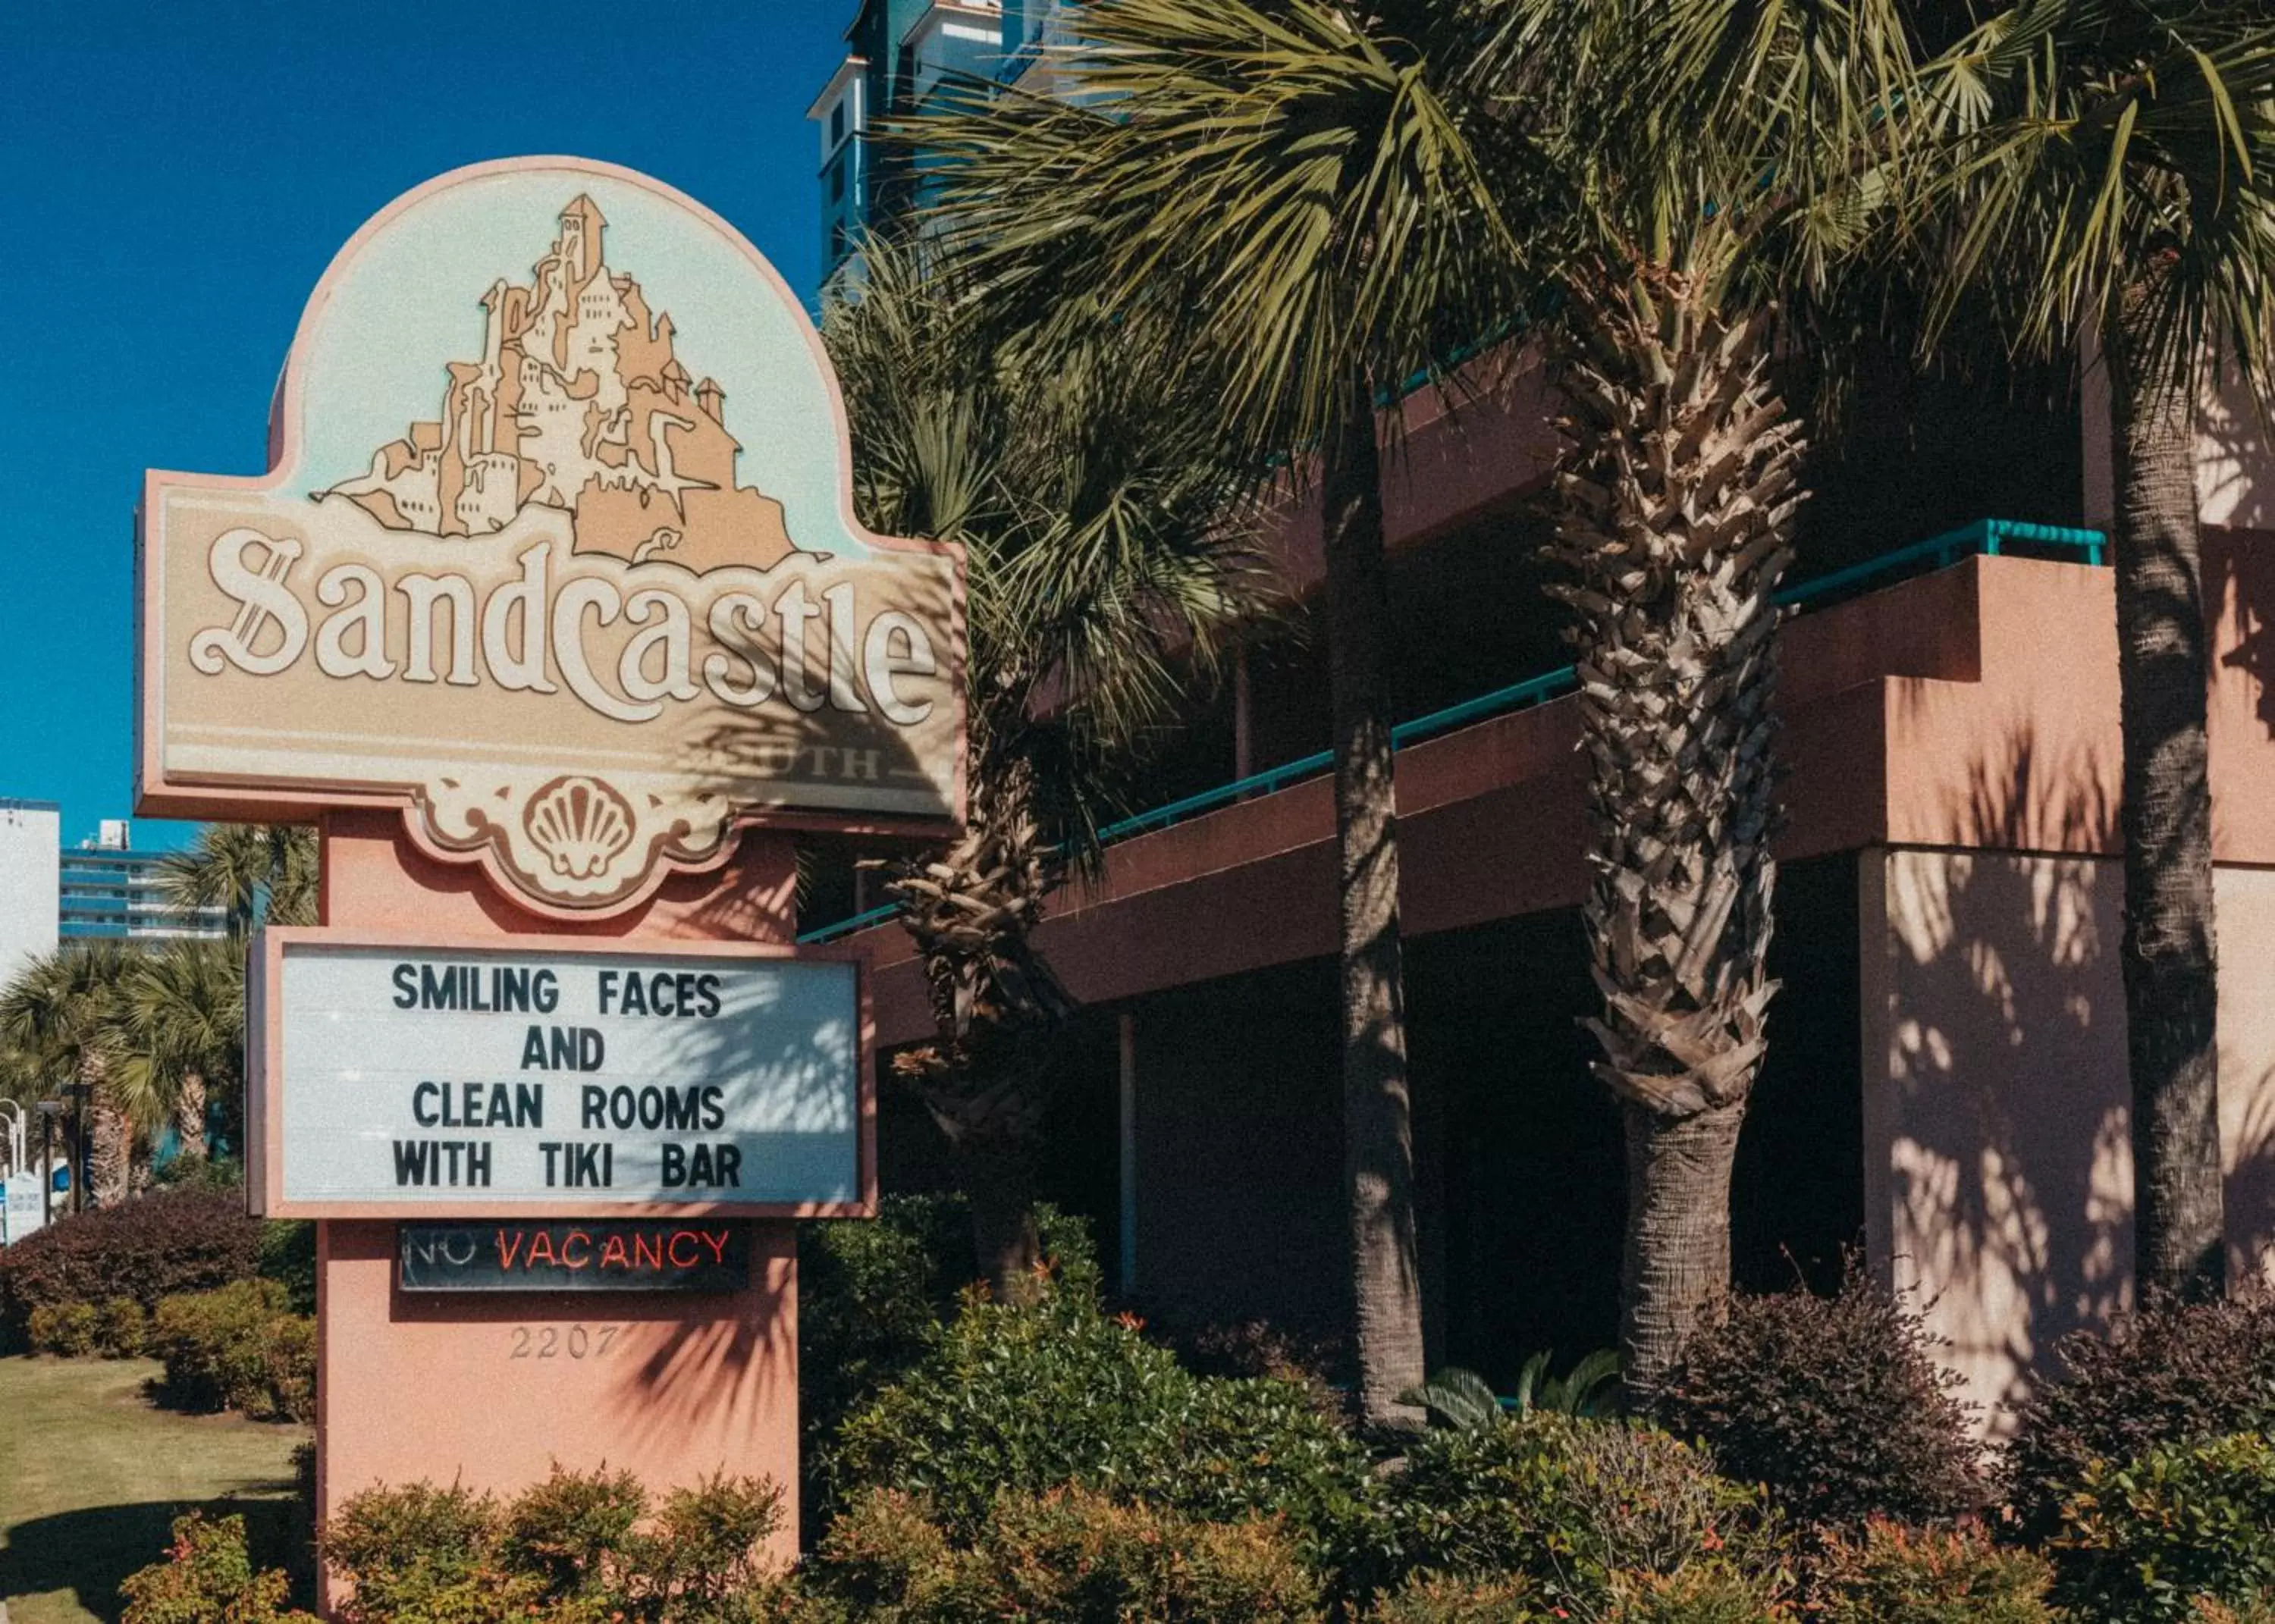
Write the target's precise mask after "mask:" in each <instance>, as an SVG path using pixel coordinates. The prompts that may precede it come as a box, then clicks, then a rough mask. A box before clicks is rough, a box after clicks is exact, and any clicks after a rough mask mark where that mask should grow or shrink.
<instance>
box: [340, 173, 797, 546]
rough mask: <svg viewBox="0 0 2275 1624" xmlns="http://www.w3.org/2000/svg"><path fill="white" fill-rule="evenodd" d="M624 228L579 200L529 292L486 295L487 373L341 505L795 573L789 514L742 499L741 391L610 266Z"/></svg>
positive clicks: (408, 522) (393, 447) (397, 525)
mask: <svg viewBox="0 0 2275 1624" xmlns="http://www.w3.org/2000/svg"><path fill="white" fill-rule="evenodd" d="M607 230H608V221H607V220H606V219H604V218H603V217H602V216H601V211H600V209H599V208H597V207H595V206H594V204H593V200H592V198H591V196H590V195H588V194H587V193H581V192H580V193H578V194H577V196H576V198H575V199H573V200H571V202H570V204H569V206H568V207H567V208H564V209H563V210H562V211H561V220H560V235H559V236H557V237H556V238H555V239H554V243H553V246H552V248H551V250H550V251H549V252H548V253H547V254H546V255H545V257H544V258H543V259H541V260H540V261H537V265H536V269H535V274H534V276H533V280H532V283H531V284H530V285H529V286H527V287H519V286H515V285H513V284H511V283H507V282H506V281H504V280H503V279H501V280H499V281H497V282H495V283H492V284H491V286H490V288H489V291H488V292H486V293H484V294H483V295H482V298H481V307H482V356H481V359H480V360H479V361H452V362H451V363H450V366H449V374H450V385H449V388H448V389H447V390H446V392H445V393H444V395H443V398H442V416H441V417H440V418H438V419H432V420H429V421H427V422H421V423H414V424H412V426H411V432H410V433H409V434H406V435H405V436H404V438H402V439H400V440H396V441H391V442H389V443H388V444H387V445H385V446H382V448H380V449H379V450H378V451H377V452H375V453H374V455H373V457H372V459H371V467H370V470H369V471H368V472H366V473H364V474H362V475H360V476H359V477H358V478H356V479H352V480H344V481H342V482H341V483H340V484H338V485H336V486H334V487H332V488H331V490H330V491H329V493H327V494H328V495H337V496H345V497H347V498H348V499H349V500H351V501H352V502H355V503H357V505H359V507H361V508H363V509H364V510H366V511H367V512H368V513H370V514H371V515H372V517H374V518H376V519H377V520H378V521H379V522H380V523H381V524H382V525H385V526H387V528H388V529H389V530H415V531H419V532H420V533H424V534H427V535H430V536H470V535H487V534H488V533H491V532H494V531H499V530H503V529H504V528H505V527H506V525H508V524H510V523H511V522H512V520H513V518H514V517H515V516H516V515H518V513H520V512H521V510H523V509H524V508H525V507H527V506H528V505H530V504H531V503H533V502H534V503H538V504H540V505H542V506H545V507H550V508H562V509H565V510H568V512H569V513H570V514H571V516H572V518H573V522H574V525H575V529H576V537H577V550H578V552H580V553H607V554H609V555H613V556H616V557H619V558H622V559H624V562H626V563H645V562H646V560H648V559H650V558H662V559H666V560H668V561H669V562H670V563H676V564H681V565H684V566H685V567H686V568H687V569H690V570H696V571H698V572H700V571H702V570H708V569H711V568H714V566H717V565H721V564H735V563H756V564H759V565H761V566H767V565H772V564H775V563H781V562H782V558H783V557H784V556H785V555H787V554H789V553H790V551H791V548H792V544H791V541H790V533H789V531H788V530H787V529H786V528H785V527H784V525H783V522H782V503H780V502H775V501H774V500H773V499H772V498H770V497H768V496H766V495H762V494H760V492H758V491H756V490H753V489H752V488H751V487H748V486H744V485H737V483H736V482H735V474H736V469H735V465H736V460H737V457H739V456H740V455H741V453H742V449H743V448H742V447H741V446H740V445H738V444H737V443H736V442H735V439H734V436H733V435H731V434H729V433H728V432H727V423H726V415H725V405H726V392H725V391H724V390H723V389H721V388H720V387H719V384H718V381H716V380H715V379H713V378H708V377H707V378H705V379H704V380H703V381H701V382H697V381H695V379H694V378H693V377H692V376H691V375H690V374H689V373H688V370H687V368H686V367H685V366H682V365H681V364H680V361H679V358H678V357H677V356H676V355H675V354H674V353H673V350H672V339H673V336H674V333H673V329H672V322H671V316H670V314H669V313H668V312H664V313H651V312H650V311H649V309H648V305H647V300H646V296H645V295H643V293H642V292H641V291H640V285H639V283H638V282H636V281H634V280H633V279H632V278H631V277H630V276H619V275H616V274H615V273H613V272H611V271H610V270H609V268H608V261H606V259H605V258H603V256H602V249H603V245H604V243H605V240H606V239H605V236H604V234H605V232H606V231H607Z"/></svg>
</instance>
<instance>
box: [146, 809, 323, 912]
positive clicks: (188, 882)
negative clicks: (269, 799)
mask: <svg viewBox="0 0 2275 1624" xmlns="http://www.w3.org/2000/svg"><path fill="white" fill-rule="evenodd" d="M160 872H161V877H162V884H163V885H164V888H165V891H166V897H167V900H168V901H169V902H170V903H172V904H173V905H174V907H175V908H177V909H178V910H183V911H185V912H186V911H191V910H204V909H208V908H218V909H220V910H222V911H223V916H224V918H226V919H227V920H228V922H229V932H230V934H231V935H232V936H236V937H243V936H246V935H249V934H251V933H252V932H253V927H254V926H255V925H258V924H260V923H261V922H262V921H263V920H267V921H268V922H269V923H271V924H276V925H314V923H315V922H316V900H317V899H316V893H317V886H318V865H317V848H316V832H315V830H314V829H313V828H309V827H305V826H303V825H300V824H291V823H208V824H205V825H202V826H200V828H199V830H198V834H197V838H196V839H195V840H194V841H193V842H191V843H190V844H189V846H187V847H186V848H185V849H184V850H180V851H172V852H169V853H167V854H166V857H165V859H164V862H163V865H162V869H161V871H160Z"/></svg>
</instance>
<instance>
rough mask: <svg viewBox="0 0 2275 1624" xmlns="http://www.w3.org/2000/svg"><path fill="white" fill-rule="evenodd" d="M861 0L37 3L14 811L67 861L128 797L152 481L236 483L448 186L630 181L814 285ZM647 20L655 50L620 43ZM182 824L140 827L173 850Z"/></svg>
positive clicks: (10, 542)
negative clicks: (57, 845) (359, 269)
mask: <svg viewBox="0 0 2275 1624" xmlns="http://www.w3.org/2000/svg"><path fill="white" fill-rule="evenodd" d="M851 9H852V8H851V0H843V3H840V0H759V3H753V0H742V4H723V3H720V0H701V3H699V4H686V3H682V0H675V3H674V4H669V5H665V6H657V7H653V8H635V7H627V6H624V5H623V4H614V5H603V4H588V3H587V0H552V3H551V4H540V5H538V6H536V7H533V8H518V9H517V8H510V7H509V8H503V9H501V8H498V7H495V6H477V5H469V4H464V3H463V0H461V3H460V4H419V3H416V0H413V3H409V4H403V3H397V4H387V5H384V6H382V5H377V4H367V5H353V4H346V3H345V0H338V3H334V0H327V3H326V4H304V3H301V0H294V3H292V4H259V3H249V0H236V3H229V0H206V3H201V4H174V3H173V0H143V4H123V3H121V0H89V3H81V0H29V3H28V4H24V5H21V6H16V7H11V8H10V9H9V18H8V26H7V34H8V38H7V42H6V43H5V45H4V47H0V287H4V289H5V290H6V291H5V294H4V295H0V297H4V298H5V301H6V303H7V304H8V306H10V319H9V320H8V321H7V322H6V332H7V335H8V337H7V342H6V344H5V352H6V353H7V354H8V356H9V357H10V359H11V372H12V374H13V376H12V378H11V386H12V387H11V388H9V389H7V390H6V392H5V394H4V395H0V493H4V500H0V561H4V567H5V570H6V578H7V581H8V590H7V591H6V592H5V593H4V594H0V616H4V621H0V696H4V702H0V796H20V797H29V798H33V799H36V800H49V801H58V802H61V803H62V804H63V827H64V838H65V840H66V841H67V842H70V841H75V840H76V839H77V838H78V837H79V835H83V834H87V833H91V832H92V830H93V828H94V822H95V820H97V819H98V818H103V817H117V816H118V815H120V814H122V813H123V812H125V811H126V810H127V806H128V802H129V800H130V798H131V797H132V782H133V780H132V714H133V713H132V699H133V672H132V664H131V662H130V660H129V643H130V638H131V633H132V625H133V605H132V596H131V582H132V556H133V541H132V517H133V507H134V502H135V498H136V495H137V494H138V492H139V490H140V480H141V476H142V471H143V470H144V469H145V468H146V467H158V468H174V469H182V470H187V471H191V472H200V473H236V474H249V473H258V472H261V469H262V466H263V464H264V462H265V460H266V459H265V457H264V451H265V448H266V440H267V431H268V400H269V395H270V392H271V391H272V390H273V389H274V388H275V387H276V374H277V369H278V368H279V367H280V366H282V365H283V359H284V351H285V348H286V345H287V344H289V343H290V341H291V335H292V329H293V325H294V323H295V322H296V321H298V320H299V313H300V305H301V301H302V300H303V299H304V298H306V294H307V292H308V291H309V289H310V288H312V287H313V286H314V284H315V282H316V279H317V277H318V276H321V274H322V271H323V268H324V266H325V264H326V262H327V261H329V259H330V258H331V256H332V253H333V252H334V251H335V250H336V248H338V246H339V245H341V244H342V243H343V242H344V241H345V240H346V239H347V238H348V237H349V236H350V235H351V234H352V233H353V232H354V230H355V229H356V228H357V227H358V226H359V225H360V224H362V223H363V222H364V220H365V219H366V218H367V216H369V215H371V214H373V213H374V212H375V211H376V210H377V209H379V208H381V207H382V206H383V205H384V204H386V203H387V202H388V200H389V199H391V198H393V197H395V196H396V195H397V193H402V192H404V191H406V190H408V189H409V188H410V187H412V186H413V185H417V184H418V183H419V182H420V181H422V180H425V179H427V178H429V177H431V176H434V175H437V174H440V173H441V172H442V171H443V170H450V169H455V168H457V166H459V165H460V164H464V163H471V162H477V161H479V160H481V159H485V158H497V157H506V156H510V155H515V154H521V153H565V154H571V155H577V156H580V157H590V158H601V159H606V160H608V161H610V162H616V163H623V164H627V165H630V166H631V168H634V169H638V170H646V171H647V172H648V173H650V174H653V175H654V176H656V177H658V178H661V179H663V180H666V181H669V183H671V184H672V185H676V186H677V187H679V188H680V189H681V190H683V191H684V192H687V193H692V195H694V196H695V197H697V198H699V199H700V200H702V201H704V202H706V203H707V204H709V205H710V206H711V207H712V208H714V209H716V210H718V211H719V212H720V213H721V214H722V215H725V216H726V217H727V218H728V219H729V220H730V221H732V222H733V223H735V224H736V225H737V226H739V227H740V228H741V229H742V230H743V231H744V234H745V235H747V236H748V237H749V238H751V240H752V242H754V243H756V244H757V245H758V246H759V247H760V250H761V251H762V252H764V253H766V254H767V257H768V258H769V259H771V260H773V261H774V262H775V265H776V267H777V268H780V270H781V271H782V275H783V276H785V277H786V278H788V280H789V282H790V285H791V286H792V287H794V288H796V289H797V291H799V292H800V294H801V295H805V296H808V297H810V296H811V294H812V292H813V286H814V283H815V280H816V278H817V276H818V274H819V252H820V223H819V209H818V194H817V191H816V186H815V180H814V170H815V164H816V156H817V145H816V138H815V133H814V131H813V127H812V126H811V125H808V124H807V123H806V122H805V109H806V107H807V105H808V104H809V103H810V102H812V100H813V97H814V95H815V94H817V93H818V92H819V91H820V88H821V87H822V85H823V83H824V82H825V81H826V80H827V79H828V76H829V74H830V72H831V71H832V70H833V69H834V68H835V66H836V64H837V62H838V60H839V58H840V57H841V56H842V54H843V27H844V25H845V23H846V21H847V20H848V19H849V18H850V15H851ZM644 17H646V18H655V19H661V20H659V21H657V22H655V23H654V24H651V25H649V35H648V37H646V38H642V37H639V36H638V35H637V34H632V33H631V32H629V30H628V27H627V24H628V22H629V21H630V20H631V19H640V18H644ZM182 834H183V831H182V830H181V829H180V828H179V827H177V826H170V825H163V824H144V825H140V826H138V828H137V832H136V838H137V840H138V842H140V843H142V844H146V845H170V844H173V843H176V842H178V840H179V839H180V838H181V837H182Z"/></svg>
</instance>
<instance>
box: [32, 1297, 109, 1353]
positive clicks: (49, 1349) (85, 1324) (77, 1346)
mask: <svg viewBox="0 0 2275 1624" xmlns="http://www.w3.org/2000/svg"><path fill="white" fill-rule="evenodd" d="M29 1340H30V1341H31V1344H32V1351H33V1352H34V1353H43V1354H53V1355H54V1356H56V1357H57V1358H58V1359H91V1358H93V1357H94V1355H95V1350H96V1349H97V1348H99V1347H100V1346H101V1341H102V1313H101V1312H100V1311H98V1310H97V1309H96V1308H95V1306H94V1303H46V1304H44V1305H42V1306H41V1307H39V1308H35V1309H34V1310H33V1311H32V1323H31V1327H30V1338H29Z"/></svg>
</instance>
